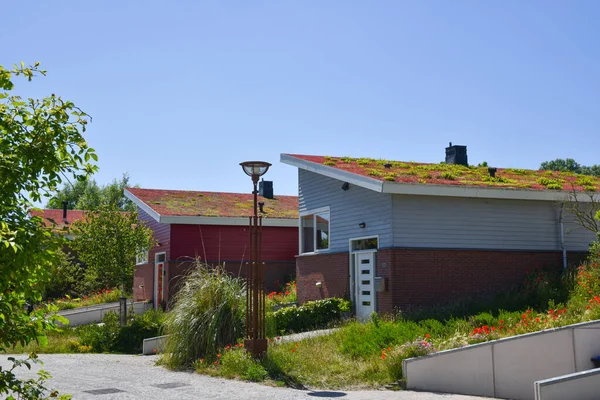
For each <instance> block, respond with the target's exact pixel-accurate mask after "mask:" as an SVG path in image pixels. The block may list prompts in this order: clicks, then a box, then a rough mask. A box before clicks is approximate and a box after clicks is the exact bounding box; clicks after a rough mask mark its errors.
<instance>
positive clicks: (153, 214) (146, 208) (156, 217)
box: [123, 188, 160, 222]
mask: <svg viewBox="0 0 600 400" xmlns="http://www.w3.org/2000/svg"><path fill="white" fill-rule="evenodd" d="M123 194H124V195H125V197H127V198H128V199H129V200H131V201H133V203H134V204H135V205H137V206H138V207H139V208H141V209H142V210H144V212H145V213H146V214H148V215H149V216H151V217H152V219H154V220H155V221H156V222H160V214H159V213H157V212H156V211H154V210H153V209H152V208H151V207H150V206H149V205H148V204H146V203H144V202H143V201H142V200H141V199H139V198H138V197H136V196H135V195H134V194H133V193H131V192H130V191H129V190H127V188H126V189H125V190H124V191H123Z"/></svg>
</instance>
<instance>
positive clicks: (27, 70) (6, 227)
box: [0, 63, 97, 390]
mask: <svg viewBox="0 0 600 400" xmlns="http://www.w3.org/2000/svg"><path fill="white" fill-rule="evenodd" d="M38 66H39V63H36V64H35V65H34V66H32V67H25V65H24V64H23V63H21V65H20V66H15V67H14V68H13V69H11V70H8V69H5V68H3V67H2V66H0V186H1V187H2V190H1V191H0V293H2V296H1V298H0V315H1V316H2V318H1V319H0V350H5V349H6V348H7V347H12V346H14V345H16V344H17V343H20V344H27V343H29V342H30V341H32V340H39V341H41V342H44V341H45V340H46V338H45V336H44V334H43V332H44V331H45V330H46V329H49V328H52V327H53V324H52V321H51V320H48V319H46V317H45V314H46V312H47V311H48V310H47V309H40V310H38V311H34V312H33V314H32V315H28V314H27V312H26V309H25V307H24V306H25V302H26V301H27V300H29V301H30V302H39V301H41V298H42V292H43V289H44V285H45V284H46V283H47V282H48V280H49V279H48V278H49V276H50V273H51V271H52V266H53V265H56V263H58V262H59V261H60V260H59V257H58V256H57V251H58V250H59V249H60V248H61V244H62V243H61V239H60V238H58V237H55V236H53V235H52V233H51V232H50V230H49V229H48V228H46V227H45V226H44V225H43V222H42V219H41V218H39V217H31V216H30V214H29V210H30V209H31V208H32V201H40V200H41V198H42V197H43V196H47V195H48V193H49V192H50V191H52V190H54V188H55V187H56V186H57V185H58V184H60V183H61V182H62V180H63V177H65V178H66V177H67V176H69V175H72V176H73V177H75V178H76V179H85V177H86V176H88V175H89V174H91V173H93V172H94V171H96V169H97V167H95V166H94V165H93V164H92V163H91V162H90V161H91V160H94V161H96V160H97V156H96V154H95V152H94V150H93V149H91V148H89V147H88V145H87V143H86V141H85V139H84V138H83V135H82V133H83V132H85V128H86V125H87V123H88V116H87V114H85V113H84V112H83V111H81V110H80V109H79V108H77V107H76V106H75V105H74V104H73V103H72V102H70V101H66V100H63V99H62V98H61V97H58V96H56V95H54V94H52V95H50V96H49V97H46V98H42V99H27V100H25V99H23V98H21V97H20V96H17V95H13V94H11V91H12V90H13V88H14V84H13V82H12V78H13V76H19V75H22V76H24V77H26V78H27V79H28V80H29V81H31V80H32V79H33V77H34V76H36V75H37V74H41V75H45V71H42V70H40V69H39V68H38ZM7 379H11V376H10V373H9V372H8V370H2V371H1V372H0V385H5V384H6V382H7ZM42 383H43V382H40V390H42V389H43V388H42V387H41V386H42Z"/></svg>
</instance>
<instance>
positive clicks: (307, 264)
mask: <svg viewBox="0 0 600 400" xmlns="http://www.w3.org/2000/svg"><path fill="white" fill-rule="evenodd" d="M348 271H349V258H348V253H335V254H317V255H310V256H298V257H297V258H296V287H297V290H298V302H299V303H300V304H302V303H304V302H306V301H309V300H320V299H324V298H327V297H345V298H350V291H349V287H348V285H349V275H348ZM317 282H321V286H320V287H319V286H317Z"/></svg>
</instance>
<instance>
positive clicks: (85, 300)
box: [53, 288, 123, 310]
mask: <svg viewBox="0 0 600 400" xmlns="http://www.w3.org/2000/svg"><path fill="white" fill-rule="evenodd" d="M122 296H123V293H122V292H121V290H120V289H119V288H113V289H102V290H98V292H91V293H90V294H89V295H85V296H82V297H70V296H67V297H65V298H62V299H56V300H54V301H53V304H54V305H55V306H56V307H57V308H58V310H71V309H74V308H80V307H89V306H93V305H96V304H102V303H112V302H116V301H119V298H121V297H122Z"/></svg>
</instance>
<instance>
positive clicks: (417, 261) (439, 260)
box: [376, 249, 562, 313]
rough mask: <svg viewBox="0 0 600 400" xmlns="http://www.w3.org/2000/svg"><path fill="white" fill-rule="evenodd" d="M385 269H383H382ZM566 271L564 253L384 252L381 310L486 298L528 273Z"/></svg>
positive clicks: (380, 258)
mask: <svg viewBox="0 0 600 400" xmlns="http://www.w3.org/2000/svg"><path fill="white" fill-rule="evenodd" d="M384 265H385V267H384ZM539 267H548V268H556V269H559V268H561V267H562V254H561V253H560V252H511V251H485V250H481V251H480V250H430V249H423V250H419V249H384V250H380V251H379V252H378V253H377V270H376V275H377V276H385V277H388V279H389V285H388V291H387V292H385V293H379V294H378V298H377V300H378V311H379V312H383V313H385V312H392V311H393V309H394V308H395V307H400V308H405V307H410V306H422V305H433V304H440V303H444V302H447V301H452V300H457V299H459V298H465V297H478V296H487V295H491V294H494V293H498V292H500V291H502V290H507V289H509V288H511V287H513V286H515V285H518V284H520V283H522V282H523V279H524V277H525V274H526V273H527V271H528V270H530V269H533V268H539Z"/></svg>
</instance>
